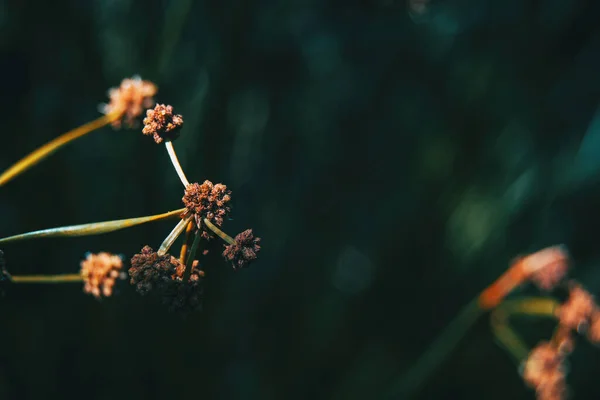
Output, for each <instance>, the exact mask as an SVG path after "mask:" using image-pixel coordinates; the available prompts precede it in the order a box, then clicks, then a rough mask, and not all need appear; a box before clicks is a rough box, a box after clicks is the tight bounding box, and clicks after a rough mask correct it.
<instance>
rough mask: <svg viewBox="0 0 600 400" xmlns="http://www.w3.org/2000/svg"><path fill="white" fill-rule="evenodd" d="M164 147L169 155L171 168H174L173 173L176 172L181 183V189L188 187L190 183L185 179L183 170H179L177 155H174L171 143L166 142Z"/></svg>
mask: <svg viewBox="0 0 600 400" xmlns="http://www.w3.org/2000/svg"><path fill="white" fill-rule="evenodd" d="M165 147H166V148H167V153H169V158H170V159H171V164H173V167H174V168H175V171H176V172H177V175H178V176H179V179H180V180H181V183H183V187H188V185H189V184H190V182H189V181H188V180H187V178H186V177H185V173H184V172H183V168H181V164H179V159H178V158H177V153H175V148H174V147H173V142H171V141H170V140H169V141H166V142H165Z"/></svg>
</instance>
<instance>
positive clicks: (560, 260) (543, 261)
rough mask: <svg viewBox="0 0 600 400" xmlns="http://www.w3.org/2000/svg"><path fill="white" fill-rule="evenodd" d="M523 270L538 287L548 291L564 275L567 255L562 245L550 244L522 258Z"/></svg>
mask: <svg viewBox="0 0 600 400" xmlns="http://www.w3.org/2000/svg"><path fill="white" fill-rule="evenodd" d="M522 261H523V268H524V270H525V271H524V272H525V273H526V274H527V275H528V276H529V279H530V280H531V281H532V282H533V283H534V284H535V285H536V286H537V287H539V288H540V289H542V290H546V291H550V290H552V289H554V288H555V287H556V285H558V284H559V283H560V282H561V281H562V280H563V279H564V277H565V275H566V274H567V271H568V269H569V256H568V253H567V250H566V248H565V247H564V246H552V247H548V248H545V249H543V250H540V251H538V252H536V253H533V254H531V255H529V256H527V257H525V258H524V259H523V260H522Z"/></svg>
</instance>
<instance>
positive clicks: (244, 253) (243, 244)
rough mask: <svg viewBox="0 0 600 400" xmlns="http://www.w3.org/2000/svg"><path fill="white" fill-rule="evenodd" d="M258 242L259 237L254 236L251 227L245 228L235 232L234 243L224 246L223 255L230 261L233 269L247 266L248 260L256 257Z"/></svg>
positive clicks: (258, 249)
mask: <svg viewBox="0 0 600 400" xmlns="http://www.w3.org/2000/svg"><path fill="white" fill-rule="evenodd" d="M259 243H260V238H259V237H254V233H252V229H246V230H245V231H243V232H241V233H238V234H237V236H236V237H235V243H233V244H230V245H229V246H226V247H225V250H224V251H223V257H225V259H226V260H227V261H230V262H231V264H232V265H233V269H238V268H244V267H247V266H248V265H249V264H250V262H252V261H253V260H256V259H257V258H258V254H257V253H258V252H259V251H260V245H259Z"/></svg>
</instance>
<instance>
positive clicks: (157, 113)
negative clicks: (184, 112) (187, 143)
mask: <svg viewBox="0 0 600 400" xmlns="http://www.w3.org/2000/svg"><path fill="white" fill-rule="evenodd" d="M182 126H183V117H182V116H181V115H179V114H173V106H165V105H164V104H157V105H156V106H155V107H154V109H150V110H147V111H146V118H144V129H143V130H142V133H143V134H144V135H147V136H152V137H154V141H155V142H156V143H158V144H160V143H162V142H163V141H165V140H166V141H170V140H175V139H177V137H179V131H180V129H181V127H182Z"/></svg>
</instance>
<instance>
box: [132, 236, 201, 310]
mask: <svg viewBox="0 0 600 400" xmlns="http://www.w3.org/2000/svg"><path fill="white" fill-rule="evenodd" d="M184 273H185V265H183V264H182V263H181V262H180V261H179V259H177V258H175V257H173V256H171V255H170V254H165V255H164V256H159V255H158V254H157V253H156V252H154V251H153V250H152V248H151V247H150V246H145V247H144V248H143V249H142V251H141V252H140V253H139V254H136V255H135V256H133V258H132V259H131V268H130V269H129V275H130V276H131V284H132V285H136V289H137V291H138V293H140V294H142V295H145V294H147V293H148V292H150V291H153V292H154V293H155V294H156V295H158V296H159V297H161V298H162V300H163V303H165V304H166V305H168V306H169V310H171V311H178V312H183V313H186V312H188V311H193V310H197V309H199V308H200V306H201V298H202V286H201V284H202V277H204V271H202V270H200V269H199V267H198V262H197V261H194V263H193V264H192V273H191V275H190V279H189V280H188V281H187V282H183V280H182V278H183V275H184Z"/></svg>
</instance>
